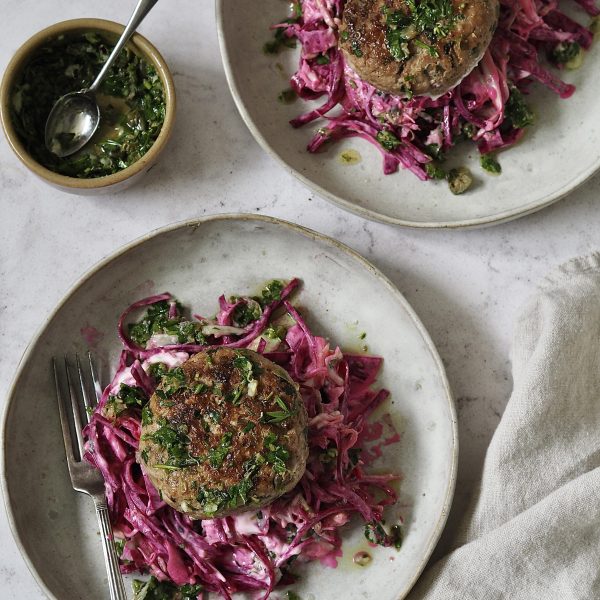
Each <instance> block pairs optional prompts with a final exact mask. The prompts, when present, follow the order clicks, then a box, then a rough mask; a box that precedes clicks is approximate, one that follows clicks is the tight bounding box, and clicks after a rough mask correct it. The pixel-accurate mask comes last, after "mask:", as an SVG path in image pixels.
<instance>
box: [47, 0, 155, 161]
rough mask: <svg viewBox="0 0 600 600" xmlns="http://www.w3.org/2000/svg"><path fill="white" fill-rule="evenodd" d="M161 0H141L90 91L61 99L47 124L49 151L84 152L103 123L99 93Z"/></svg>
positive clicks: (61, 154)
mask: <svg viewBox="0 0 600 600" xmlns="http://www.w3.org/2000/svg"><path fill="white" fill-rule="evenodd" d="M157 2H158V0H139V2H138V4H137V6H136V7H135V10H134V11H133V14H132V15H131V18H130V19H129V23H127V27H125V31H123V34H122V35H121V37H120V38H119V41H118V42H117V45H116V46H115V47H114V49H113V51H112V52H111V54H110V56H109V57H108V60H107V61H106V62H105V63H104V66H103V67H102V70H101V71H100V73H98V76H97V77H96V79H95V80H94V82H93V83H92V85H90V87H89V88H87V89H84V90H81V91H79V92H71V93H70V94H65V95H64V96H62V97H60V98H59V99H58V100H57V101H56V104H55V105H54V106H53V107H52V111H51V112H50V115H48V120H47V121H46V132H45V141H46V148H48V150H50V152H52V153H53V154H55V155H56V156H58V157H60V158H63V157H65V156H70V155H71V154H74V153H75V152H77V151H78V150H81V148H83V147H84V146H85V145H86V144H87V143H88V142H89V141H90V138H91V137H92V136H93V135H94V133H95V132H96V130H97V129H98V125H99V124H100V108H99V107H98V103H97V102H96V92H97V91H98V88H99V87H100V85H101V84H102V81H103V80H104V78H105V77H106V74H107V73H108V71H109V69H110V68H111V66H112V65H113V63H114V62H115V60H116V59H117V57H118V56H119V54H120V52H121V50H122V49H123V47H124V46H125V44H126V43H127V42H128V41H129V38H130V37H131V36H132V35H133V33H134V32H135V30H136V29H137V28H138V26H139V25H140V23H141V22H142V21H143V20H144V18H145V16H146V15H147V14H148V13H149V12H150V10H151V9H152V8H153V7H154V5H155V4H156V3H157Z"/></svg>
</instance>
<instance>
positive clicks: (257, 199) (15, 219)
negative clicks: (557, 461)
mask: <svg viewBox="0 0 600 600" xmlns="http://www.w3.org/2000/svg"><path fill="white" fill-rule="evenodd" d="M129 4H133V2H131V3H123V2H118V1H117V0H106V1H105V2H102V3H98V2H93V3H92V2H78V3H74V2H66V0H46V1H45V2H43V3H41V2H34V1H33V0H21V1H20V2H8V0H0V12H1V14H2V22H3V24H4V28H3V35H2V36H0V70H2V71H3V70H4V67H5V66H6V64H7V62H8V60H9V59H10V57H11V55H12V53H13V52H14V51H15V50H16V48H17V47H18V45H20V43H22V42H23V41H25V39H26V38H28V37H29V36H30V35H32V34H33V33H35V32H36V31H38V30H40V29H42V28H43V27H45V26H47V25H49V24H51V23H54V22H56V21H59V20H62V19H66V18H75V17H82V16H97V17H104V18H113V19H115V20H121V21H123V20H125V19H126V18H127V16H128V15H127V13H128V11H129ZM142 32H143V33H144V34H146V35H147V36H148V37H149V38H150V39H151V40H152V41H153V42H154V43H155V44H156V45H157V46H158V48H159V49H160V50H161V52H162V53H163V54H164V56H165V58H166V59H167V61H168V62H169V64H170V66H171V68H172V70H173V72H174V74H175V82H176V85H177V91H178V94H179V109H178V123H177V126H176V129H175V133H174V136H173V140H172V143H171V145H170V147H169V148H168V150H167V152H166V154H165V157H164V159H163V160H162V161H161V163H160V164H159V165H158V166H157V167H156V168H154V169H153V170H152V171H151V172H150V173H149V174H148V176H147V178H146V179H145V180H144V182H143V183H141V184H139V185H138V186H137V187H135V188H132V189H131V190H129V191H127V192H125V193H122V194H120V195H115V196H106V197H99V198H80V197H77V196H69V195H64V194H62V193H59V192H56V191H53V190H51V189H50V188H48V187H46V186H45V185H44V184H42V183H41V182H38V181H37V180H35V179H33V178H32V177H31V176H30V174H29V173H28V172H27V171H26V170H25V168H24V167H22V166H21V164H20V163H19V162H18V161H17V159H16V158H15V157H14V156H13V155H12V153H11V151H10V149H9V148H8V145H7V144H6V141H5V140H4V138H2V139H1V140H0V200H1V204H0V206H1V210H2V213H1V217H0V344H1V346H0V347H1V348H2V353H1V355H0V406H3V405H4V402H5V400H6V394H7V391H8V387H9V385H10V381H11V378H12V374H13V372H14V371H15V368H16V366H17V362H18V360H19V358H20V355H21V353H22V352H23V350H24V348H25V346H26V345H27V343H28V342H29V340H30V338H31V337H32V335H33V334H34V333H35V331H36V330H37V328H38V327H39V326H40V325H41V324H42V322H43V320H44V318H45V317H46V315H47V314H48V313H49V312H50V311H51V309H52V308H53V307H54V305H55V304H56V303H57V302H58V301H59V300H60V298H61V297H62V296H63V294H64V293H65V292H66V291H67V290H68V289H69V287H70V286H71V284H72V283H73V282H74V281H75V280H76V279H77V278H78V277H79V276H80V275H82V274H83V273H84V272H85V271H86V270H87V269H89V268H90V267H91V266H92V265H93V264H94V263H96V262H97V261H98V260H100V259H101V258H103V257H104V256H106V255H107V254H109V253H111V252H112V251H113V250H115V249H116V248H118V247H119V246H121V245H122V244H124V243H126V242H128V241H130V240H132V239H134V238H136V237H138V236H140V235H141V234H143V233H146V232H147V231H149V230H151V229H153V228H156V227H160V226H162V225H165V224H167V223H170V222H173V221H177V220H183V219H187V218H192V217H196V216H201V215H205V214H211V213H218V212H236V211H246V212H260V213H264V214H269V215H273V216H276V217H281V218H284V219H288V220H291V221H295V222H298V223H300V224H302V225H305V226H308V227H311V228H313V229H316V230H318V231H320V232H323V233H326V234H328V235H331V236H333V237H336V238H338V239H340V240H341V241H343V242H346V243H347V244H349V245H351V246H352V247H353V248H355V249H356V250H358V251H359V252H361V253H362V254H363V255H365V256H366V257H368V258H369V259H370V260H371V261H372V262H373V263H374V264H375V265H377V266H378V267H379V268H381V269H382V270H383V272H384V273H386V274H387V275H388V276H389V277H390V278H391V279H392V280H393V281H394V282H395V283H396V284H397V286H398V287H399V288H400V290H401V291H402V292H404V294H405V295H406V297H407V299H408V300H409V302H411V304H412V305H413V307H414V308H415V310H416V311H417V313H418V315H419V316H420V317H421V319H422V320H423V322H424V324H425V326H426V327H427V329H428V330H429V332H430V334H431V336H432V338H433V340H434V342H435V343H436V345H437V347H438V349H439V351H440V354H441V356H442V358H443V360H444V362H445V364H446V367H447V370H448V376H449V379H450V383H451V386H452V389H453V391H454V394H455V397H456V399H457V406H458V415H459V426H460V442H461V455H460V471H459V483H458V489H457V497H456V501H455V507H454V510H453V516H452V517H451V521H450V525H449V527H448V528H447V530H446V534H445V536H444V538H443V540H442V545H443V544H444V540H447V539H448V537H449V536H450V534H451V531H452V521H453V517H454V516H455V515H456V514H460V512H461V510H462V508H463V506H464V501H465V498H466V496H467V494H468V493H469V491H470V489H471V487H472V484H473V482H474V481H475V480H476V478H477V476H478V473H479V471H480V468H481V465H482V461H483V459H484V453H485V448H486V445H487V443H488V441H489V439H490V436H491V435H492V432H493V430H494V428H495V426H496V424H497V423H498V420H499V419H500V416H501V414H502V411H503V408H504V406H505V403H506V400H507V397H508V395H509V393H510V389H511V376H510V358H509V350H510V338H511V330H512V323H513V321H514V317H515V314H516V312H517V311H518V309H519V307H520V305H521V304H522V303H523V302H524V301H525V299H526V298H527V296H528V295H529V294H530V293H531V292H532V291H533V290H534V289H535V284H536V282H537V281H539V280H540V278H542V277H543V276H544V275H545V274H546V273H547V272H548V270H550V269H552V268H553V267H555V266H556V265H558V264H560V263H561V262H563V261H565V260H567V259H569V258H571V257H573V256H576V255H580V254H585V253H588V252H590V251H592V250H595V249H597V240H598V238H599V233H598V232H599V231H600V213H599V212H598V210H597V202H596V199H597V197H598V195H599V193H600V177H596V178H595V179H593V180H592V181H590V182H589V183H588V184H586V185H585V186H584V187H582V188H581V189H579V190H578V191H577V192H576V193H574V194H572V195H571V197H570V198H568V199H566V200H563V201H562V202H560V203H559V204H557V205H555V206H553V207H551V208H549V209H547V210H545V211H543V212H542V213H538V214H536V215H533V216H530V217H527V218H524V219H522V220H520V221H516V222H513V223H509V224H506V225H502V226H498V227H495V228H490V229H484V230H477V231H458V232H451V231H432V232H422V231H421V232H420V231H410V230H400V229H395V228H392V227H388V226H384V225H379V224H376V223H369V222H365V221H363V220H361V219H359V218H358V217H355V216H353V215H350V214H346V213H343V212H341V211H340V210H338V209H337V208H335V207H333V206H331V205H330V204H328V203H326V202H325V201H324V200H321V199H320V198H317V197H314V195H313V194H311V193H310V191H308V190H306V189H305V188H303V187H302V186H301V185H300V184H299V183H298V182H296V180H295V179H293V178H292V177H291V176H289V175H287V174H286V173H284V172H283V171H282V170H281V169H280V168H279V166H278V165H277V164H275V163H274V162H273V161H272V160H271V159H269V158H268V157H267V156H266V155H265V154H263V152H262V151H261V150H260V149H259V147H258V146H257V144H256V143H255V142H254V141H253V139H252V138H251V136H250V134H249V133H248V131H247V130H246V128H245V126H244V125H243V123H242V122H241V120H240V118H239V117H238V115H237V113H236V111H235V107H234V105H233V101H232V100H231V98H230V95H229V92H228V90H227V85H226V82H225V78H224V75H223V69H222V67H221V63H220V58H219V54H218V48H217V39H216V31H215V25H214V8H213V5H212V2H209V1H204V2H197V1H195V0H178V2H176V3H169V2H163V3H160V4H158V5H157V7H156V8H155V10H154V12H153V13H152V14H151V15H150V16H149V17H148V19H147V22H146V23H145V24H144V25H143V26H142ZM382 324H383V325H385V322H382ZM24 472H25V473H26V470H25V471H24ZM0 596H1V597H2V599H3V600H21V599H22V598H28V599H29V600H36V599H39V598H43V597H44V596H43V594H42V592H41V591H40V590H39V588H38V586H37V585H36V583H35V581H34V579H33V577H32V576H31V575H30V574H29V572H28V570H27V568H26V566H25V563H24V562H23V560H22V559H21V557H20V555H19V553H18V551H17V548H16V546H15V544H14V542H13V539H12V535H11V533H10V531H9V527H8V524H7V521H6V516H5V514H4V513H3V511H0Z"/></svg>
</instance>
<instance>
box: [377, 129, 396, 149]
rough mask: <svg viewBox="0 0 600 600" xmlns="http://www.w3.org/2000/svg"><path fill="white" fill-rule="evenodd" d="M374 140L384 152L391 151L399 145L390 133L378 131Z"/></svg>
mask: <svg viewBox="0 0 600 600" xmlns="http://www.w3.org/2000/svg"><path fill="white" fill-rule="evenodd" d="M376 138H377V141H378V142H379V143H380V144H381V146H382V148H384V150H388V151H391V150H394V149H396V148H397V147H398V146H399V145H400V140H399V139H398V138H397V137H396V136H395V135H394V134H393V133H392V132H391V131H387V130H384V131H379V132H377V136H376Z"/></svg>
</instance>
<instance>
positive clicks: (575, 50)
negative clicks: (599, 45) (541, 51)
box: [548, 42, 583, 69]
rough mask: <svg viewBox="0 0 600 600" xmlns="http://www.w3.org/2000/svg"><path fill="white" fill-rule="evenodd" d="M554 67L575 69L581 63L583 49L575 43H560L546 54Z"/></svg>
mask: <svg viewBox="0 0 600 600" xmlns="http://www.w3.org/2000/svg"><path fill="white" fill-rule="evenodd" d="M548 58H549V59H550V61H551V62H553V63H554V64H555V65H558V66H561V67H566V68H567V69H577V68H578V67H580V66H581V64H582V63H583V48H582V47H581V46H580V45H579V44H578V43H577V42H560V43H559V44H557V45H556V46H555V47H554V48H553V49H552V50H551V51H550V52H549V54H548Z"/></svg>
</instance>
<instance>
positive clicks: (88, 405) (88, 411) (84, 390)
mask: <svg viewBox="0 0 600 600" xmlns="http://www.w3.org/2000/svg"><path fill="white" fill-rule="evenodd" d="M75 363H76V365H77V373H78V374H79V386H80V387H81V395H82V397H83V403H84V404H85V418H86V421H87V422H88V423H89V422H90V419H91V418H92V411H93V410H94V406H95V405H96V402H95V400H94V399H92V398H91V397H90V395H89V394H88V387H87V385H86V383H85V380H84V378H83V370H82V369H81V362H80V360H79V354H76V355H75Z"/></svg>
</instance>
